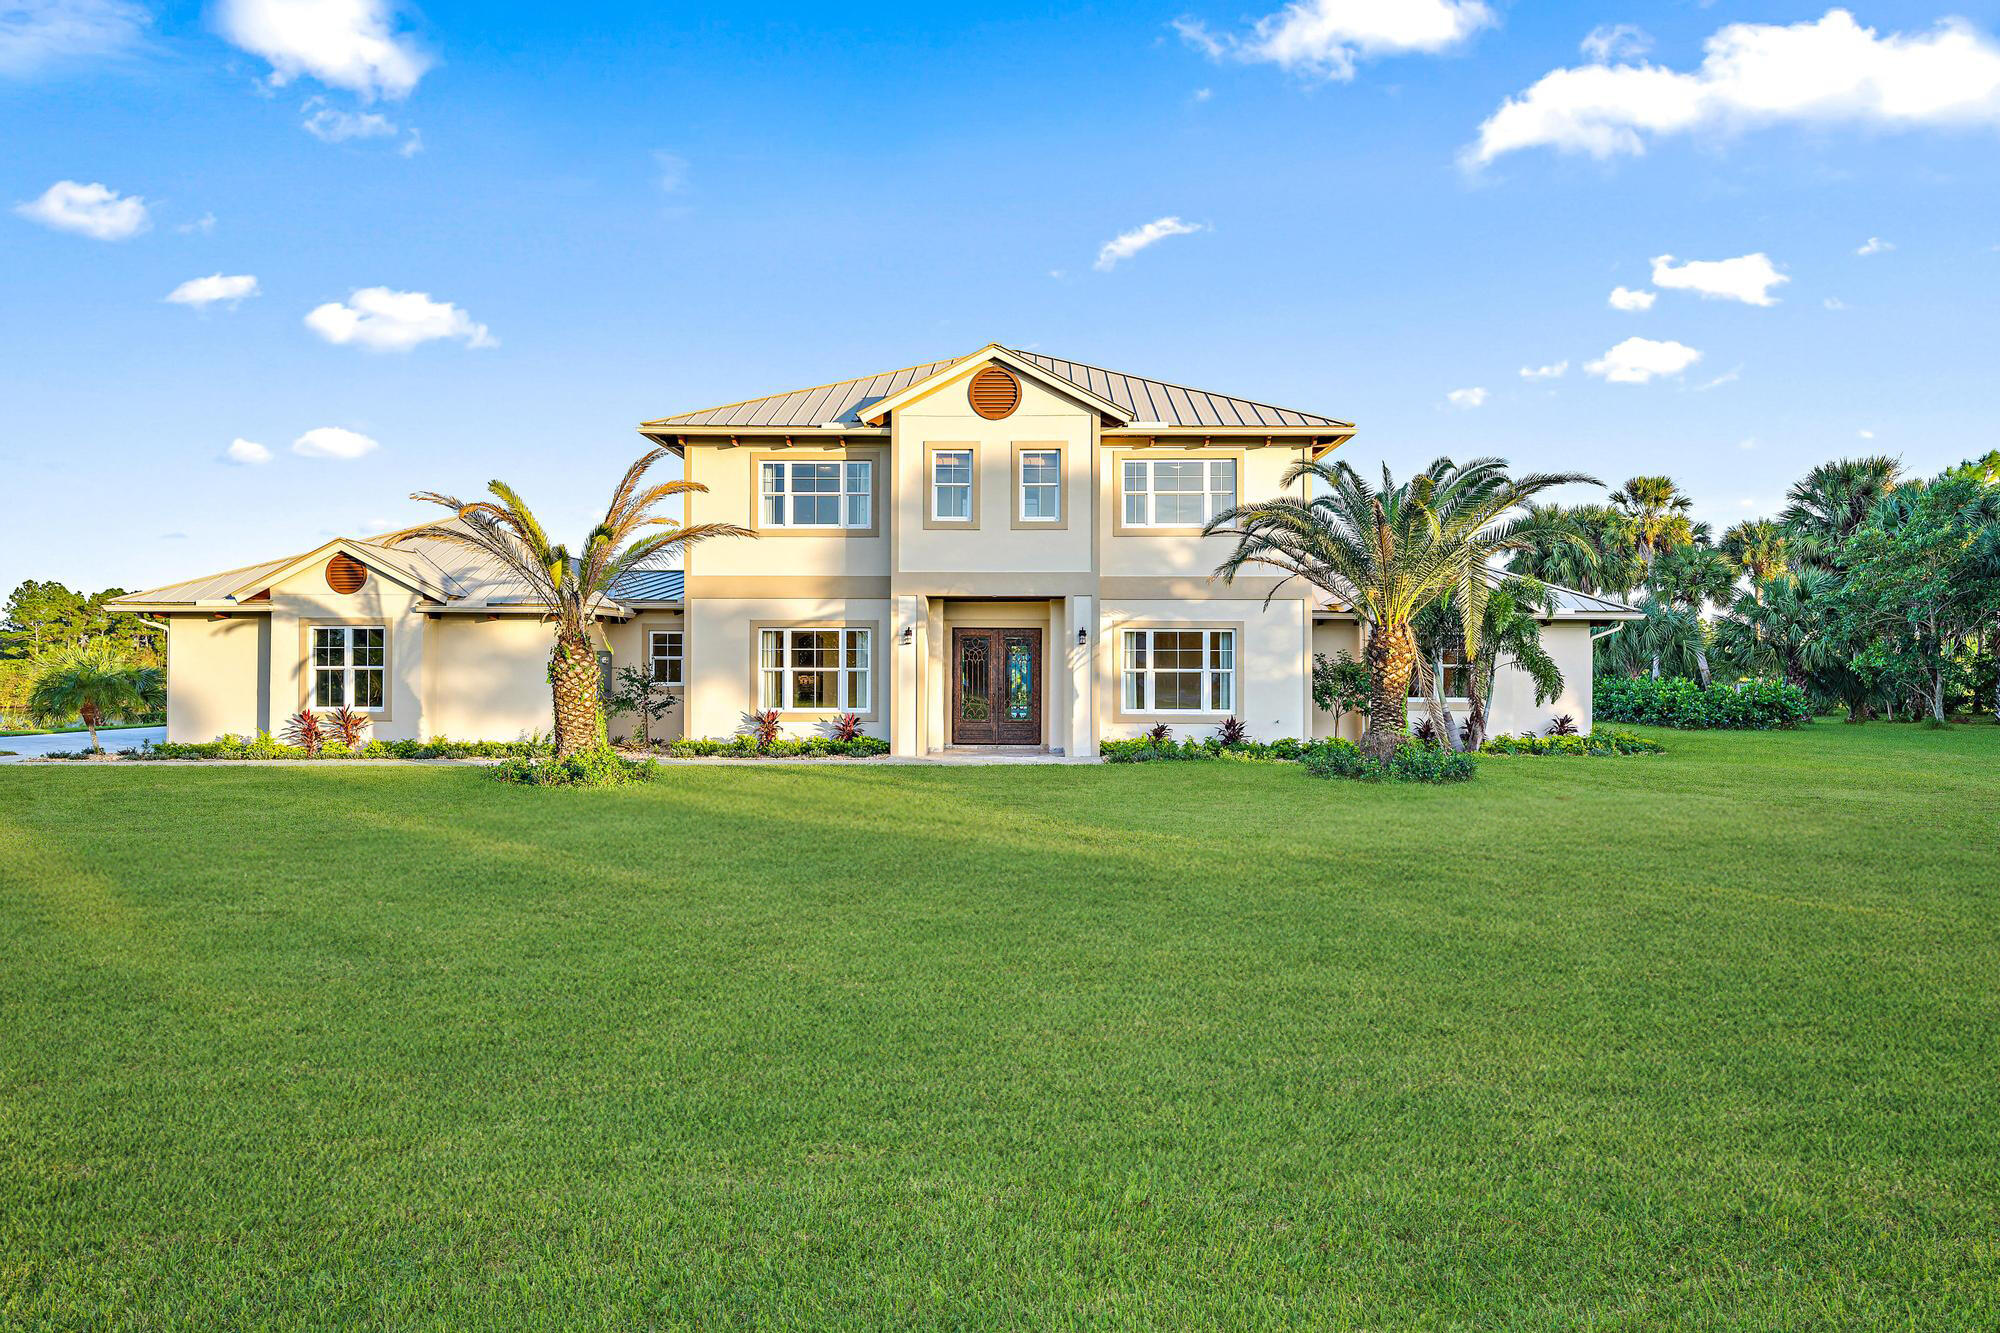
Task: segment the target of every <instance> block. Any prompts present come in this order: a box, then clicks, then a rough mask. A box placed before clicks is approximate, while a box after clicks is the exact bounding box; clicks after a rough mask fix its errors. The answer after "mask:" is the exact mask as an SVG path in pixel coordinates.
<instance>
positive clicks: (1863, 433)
mask: <svg viewBox="0 0 2000 1333" xmlns="http://www.w3.org/2000/svg"><path fill="white" fill-rule="evenodd" d="M1854 433H1855V434H1856V435H1859V436H1860V437H1861V438H1862V439H1864V440H1872V439H1874V438H1875V432H1874V431H1872V430H1857V431H1855V432H1854Z"/></svg>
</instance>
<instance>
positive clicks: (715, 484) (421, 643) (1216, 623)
mask: <svg viewBox="0 0 2000 1333" xmlns="http://www.w3.org/2000/svg"><path fill="white" fill-rule="evenodd" d="M639 429H640V432H641V434H643V435H644V436H645V437H646V438H647V439H648V440H650V441H653V442H655V443H657V444H659V445H662V446H664V447H666V448H668V449H670V450H672V451H673V452H674V453H676V454H678V455H679V456H680V458H681V459H682V460H683V466H684V469H685V475H686V476H687V478H688V479H689V480H691V481H695V482H699V483H700V484H702V485H703V486H705V487H707V491H706V492H705V493H701V494H695V495H691V496H690V497H689V502H688V503H689V513H688V520H689V521H690V522H710V521H717V522H730V523H735V524H738V525H741V526H743V527H745V528H748V529H750V530H752V531H753V532H755V533H756V534H757V539H756V540H754V541H752V540H725V541H716V542H711V543H707V544H704V545H699V546H696V547H694V548H692V549H691V550H690V551H689V552H688V554H687V557H686V560H685V568H684V569H683V570H679V571H666V570H662V571H649V572H645V573H640V574H634V575H630V576H628V577H626V578H625V579H624V580H622V581H621V582H620V583H619V584H618V585H617V586H615V587H613V588H612V589H610V591H609V596H608V597H607V598H606V599H605V600H604V602H603V604H602V606H601V608H600V614H599V619H598V624H599V626H600V627H601V629H602V635H603V637H602V642H603V644H604V656H605V661H606V664H607V670H609V668H610V667H611V666H612V665H617V666H626V665H636V666H639V667H640V668H642V669H643V670H645V671H647V672H649V673H650V674H652V675H653V677H654V678H655V679H657V680H661V681H664V682H666V683H668V684H670V685H672V686H674V687H676V689H677V690H678V691H679V692H680V695H681V700H682V702H681V705H680V707H679V710H678V713H677V715H676V716H673V717H670V718H669V719H667V721H666V723H665V725H664V726H657V725H656V727H655V729H654V734H655V735H661V734H666V735H682V734H685V735H690V736H727V735H731V734H734V733H736V732H738V731H740V730H742V729H743V727H744V724H745V721H746V719H747V717H748V715H749V714H750V713H752V712H753V711H757V710H762V709H776V710H777V711H778V713H779V715H780V717H781V719H782V722H783V725H784V727H785V729H786V730H787V731H788V732H791V733H794V734H809V733H811V732H813V731H815V730H817V729H820V728H823V727H824V726H826V725H827V724H828V723H829V722H830V721H831V720H832V719H833V718H835V717H836V716H837V715H839V714H840V713H843V712H851V713H854V714H856V715H858V716H859V718H860V719H861V725H862V727H863V729H864V730H866V731H867V732H869V733H871V734H873V735H876V736H880V737H883V738H884V739H886V740H888V741H889V742H890V744H891V747H892V749H893V751H894V752H895V753H897V754H903V755H922V754H925V753H930V752H935V751H939V750H943V749H946V748H948V747H959V746H1021V747H1028V748H1032V749H1041V750H1049V751H1055V752H1061V753H1067V754H1072V755H1090V754H1094V753H1096V752H1097V748H1098V745H1099V742H1100V741H1102V740H1104V739H1105V738H1108V737H1123V736H1133V735H1137V734H1139V733H1141V732H1143V731H1145V730H1146V729H1147V728H1149V727H1151V726H1153V725H1154V724H1156V723H1159V722H1166V723H1168V724H1170V725H1171V726H1172V727H1173V728H1174V730H1175V732H1176V733H1177V734H1179V735H1183V736H1202V735H1207V734H1210V733H1211V732H1212V731H1213V730H1214V729H1215V727H1216V726H1217V725H1219V724H1220V723H1221V722H1222V721H1223V719H1225V718H1227V717H1232V716H1233V717H1238V718H1241V719H1242V720H1243V722H1244V723H1245V724H1246V725H1247V727H1248V729H1249V731H1250V734H1251V735H1253V736H1257V737H1264V738H1271V737H1278V736H1301V737H1304V736H1324V735H1331V734H1336V733H1338V734H1345V735H1349V736H1353V735H1356V734H1358V732H1359V729H1360V726H1361V719H1360V718H1358V717H1354V716H1348V717H1345V718H1336V717H1334V716H1331V715H1329V714H1326V713H1323V712H1320V711H1319V710H1317V709H1316V708H1315V707H1314V705H1313V701H1312V694H1311V679H1312V663H1313V658H1314V655H1315V654H1326V655H1329V656H1332V655H1335V654H1337V653H1340V652H1343V651H1345V652H1348V653H1353V654H1355V655H1357V656H1358V655H1359V653H1360V648H1361V644H1360V638H1359V632H1358V626H1357V623H1356V620H1355V617H1354V615H1353V614H1352V613H1351V612H1350V611H1348V610H1346V609H1345V608H1344V607H1342V606H1340V605H1337V604H1335V603H1333V602H1332V601H1330V600H1329V599H1328V598H1327V597H1326V596H1325V595H1324V594H1323V593H1321V592H1320V591H1318V590H1317V589H1314V588H1311V587H1309V586H1307V585H1304V584H1302V583H1300V582H1298V581H1289V582H1287V581H1284V580H1281V579H1280V578H1278V577H1277V576H1275V575H1274V574H1272V573H1268V572H1266V573H1258V572H1255V571H1254V570H1253V571H1247V572H1246V573H1245V574H1243V575H1241V576H1239V577H1238V578H1237V579H1235V580H1234V581H1233V582H1224V581H1223V580H1220V579H1217V578H1214V577H1212V571H1213V570H1214V569H1215V567H1216V566H1217V564H1218V563H1220V562H1221V560H1222V559H1223V558H1224V556H1225V555H1226V554H1227V553H1228V552H1229V550H1230V549H1231V542H1230V541H1229V539H1227V538H1223V537H1213V536H1212V537H1203V536H1202V535H1201V528H1202V525H1203V523H1205V522H1206V521H1207V520H1208V519H1209V517H1210V516H1211V515H1213V514H1214V513H1215V512H1217V511H1218V510H1220V509H1222V508H1226V507H1228V506H1231V505H1235V504H1238V503H1240V502H1243V501H1246V500H1252V499H1258V498H1263V497H1268V496H1272V495H1276V494H1279V493H1280V491H1281V486H1280V478H1281V477H1282V475H1283V474H1284V472H1285V470H1286V469H1287V468H1288V467H1290V466H1291V465H1292V464H1293V463H1295V462H1297V461H1299V460H1300V459H1305V458H1317V457H1320V456H1322V455H1324V454H1326V453H1327V452H1328V451H1330V450H1332V449H1335V448H1338V447H1339V446H1340V445H1342V444H1343V443H1345V442H1346V441H1347V440H1348V439H1349V438H1350V437H1351V436H1352V435H1353V434H1354V426H1353V424H1352V423H1350V422H1346V421H1342V420H1339V419H1337V418H1334V417H1328V416H1320V415H1317V414H1314V413H1308V412H1299V411H1293V410H1291V409H1288V408H1280V407H1273V406H1271V405H1269V404H1267V403H1261V402H1256V401H1252V400H1250V399H1245V398H1237V397H1232V396H1230V395H1226V394H1220V393H1212V392H1207V391H1203V390H1199V389H1190V388H1186V387H1183V386H1181V385H1178V384H1170V383H1167V382H1164V381H1161V380H1154V379H1147V378H1144V377H1141V376H1137V375H1127V374H1121V373H1118V372H1115V371H1108V370H1102V369H1099V368H1098V367H1096V366H1090V365H1085V364H1082V363H1080V362H1074V361H1064V360H1061V359H1058V358H1056V357H1052V356H1047V355H1044V354H1042V353H1040V352H1035V351H1019V350H1011V349H1008V348H1005V347H1001V346H999V345H998V344H991V345H988V346H986V347H983V348H981V349H980V350H978V351H977V352H974V353H972V354H971V355H969V356H962V357H954V358H951V359H948V360H943V361H934V362H930V363H928V364H925V365H919V366H911V367H907V368H905V369H902V370H895V371H888V372H884V373H882V374H877V375H870V376H863V377H861V378H858V379H851V380H843V381H840V382H838V383H834V384H826V385H820V386H818V387H816V388H810V389H799V390H793V391H791V392H788V393H779V394H773V395H771V396H769V397H764V398H756V399H751V400H748V401H745V402H739V403H730V404H726V405H724V406H721V407H713V408H708V409H705V410H703V411H698V412H688V413H684V414H681V415H678V416H668V417H660V418H657V419H655V420H651V421H647V422H644V423H642V424H641V426H640V428H639ZM1559 599H1560V600H1559V605H1558V608H1557V610H1556V611H1555V613H1554V614H1553V615H1552V616H1551V617H1550V619H1549V620H1548V622H1547V623H1546V625H1545V627H1544V633H1543V639H1544V643H1545V645H1546V646H1547V647H1548V649H1549V651H1550V653H1551V654H1552V655H1553V656H1554V658H1555V660H1556V662H1557V663H1558V664H1559V665H1560V667H1561V668H1562V671H1563V675H1564V678H1565V688H1564V691H1563V693H1562V695H1561V696H1560V697H1559V698H1557V699H1556V700H1554V701H1553V702H1551V703H1549V704H1546V705H1539V704H1537V703H1536V702H1535V700H1534V696H1533V689H1532V687H1531V686H1530V685H1529V684H1528V683H1527V680H1526V677H1525V676H1524V675H1523V674H1522V673H1520V672H1518V671H1515V670H1512V669H1508V668H1503V669H1502V672H1501V674H1500V677H1499V679H1498V681H1497V682H1496V685H1495V689H1494V697H1493V717H1492V728H1493V730H1495V731H1519V730H1526V729H1537V730H1539V729H1541V728H1543V727H1544V726H1545V725H1546V724H1547V723H1548V722H1549V721H1551V720H1552V719H1553V718H1554V717H1556V716H1558V715H1560V714H1564V713H1567V714H1570V715H1572V716H1573V717H1575V718H1576V719H1577V720H1578V722H1579V724H1580V725H1582V726H1583V727H1585V728H1587V727H1588V725H1589V720H1590V691H1591V681H1590V677H1591V637H1592V635H1593V633H1594V632H1597V631H1599V630H1600V629H1603V628H1606V627H1612V626H1616V625H1617V624H1618V623H1620V622H1622V621H1625V620H1629V619H1633V618H1635V617H1636V616H1637V614H1638V613H1637V612H1635V611H1633V610H1632V609H1631V608H1630V607H1627V606H1625V605H1623V604H1621V603H1617V602H1613V601H1608V600H1605V599H1602V598H1598V597H1593V596H1589V595H1586V594H1584V593H1579V592H1571V591H1567V590H1564V591H1562V592H1561V593H1560V594H1559ZM117 605H118V606H119V608H120V609H124V610H135V611H143V612H146V613H149V614H151V615H153V616H156V617H158V618H160V619H161V620H163V621H164V622H165V623H166V625H167V627H168V644H169V654H170V663H171V673H170V679H171V682H172V683H171V688H170V692H169V702H168V721H167V726H168V735H169V737H170V738H171V739H174V740H196V739H200V740H206V739H209V738H211V737H214V736H216V735H218V734H221V733H225V732H236V733H249V732H254V731H257V730H272V729H276V728H279V727H281V726H282V724H283V721H284V719H285V718H286V717H287V716H289V715H290V714H291V713H293V712H295V711H297V710H298V709H300V708H303V707H318V708H326V707H336V706H341V705H345V706H349V707H354V708H358V709H362V710H365V711H368V712H370V713H371V714H372V715H373V717H374V720H375V733H376V734H377V735H379V736H382V737H401V736H429V735H448V736H453V737H460V738H466V739H495V738H500V739H504V738H511V737H514V736H517V735H520V734H522V733H524V732H530V731H538V730H543V729H546V728H547V727H548V725H549V719H550V713H549V698H548V687H547V684H546V676H545V663H546V660H547V655H548V649H549V635H548V632H547V629H546V627H545V626H544V625H543V624H542V623H541V621H540V619H539V616H538V608H537V607H536V606H535V605H534V604H533V603H532V602H531V601H530V600H529V599H528V598H527V596H526V595H525V590H524V589H523V588H522V587H521V586H520V585H519V584H518V583H516V582H515V581H514V580H512V579H511V578H510V577H509V576H508V575H507V573H506V571H504V570H502V569H500V568H498V567H497V566H491V565H488V564H486V563H483V562H482V561H481V559H480V558H479V557H477V556H476V555H475V554H473V553H471V552H468V551H465V550H463V549H461V548H459V547H457V546H456V545H454V544H451V543H444V542H439V541H436V540H433V539H426V538H423V537H421V536H419V535H416V533H415V531H414V530H413V531H412V532H406V533H395V534H389V535H387V536H383V537H377V538H373V539H369V540H361V539H342V540H338V541H333V542H329V543H327V544H325V545H323V546H320V547H318V548H316V549H314V550H312V551H308V552H306V553H305V554H302V555H296V556H290V557H287V558H284V559H281V560H273V561H270V562H268V563H265V564H261V565H255V566H251V567H248V568H244V569H237V570H231V571H229V572H227V573H224V574H218V575H214V576H211V577H208V578H204V579H196V580H192V581H190V582H186V583H180V584H175V585H172V586H170V587H165V588H156V589H153V590H151V591H149V592H143V593H135V594H133V595H131V596H129V597H126V598H123V599H121V600H120V602H119V603H118V604H117ZM1462 679H1463V672H1462V669H1458V670H1456V671H1455V670H1454V669H1453V667H1452V666H1451V664H1446V680H1447V681H1448V682H1449V681H1452V680H1462Z"/></svg>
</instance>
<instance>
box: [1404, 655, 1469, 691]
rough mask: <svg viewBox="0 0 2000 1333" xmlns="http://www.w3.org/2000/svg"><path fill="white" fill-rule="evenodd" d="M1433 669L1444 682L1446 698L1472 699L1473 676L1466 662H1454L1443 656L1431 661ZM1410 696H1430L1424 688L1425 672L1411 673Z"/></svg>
mask: <svg viewBox="0 0 2000 1333" xmlns="http://www.w3.org/2000/svg"><path fill="white" fill-rule="evenodd" d="M1431 670H1432V671H1434V672H1436V673H1437V676H1438V678H1439V679H1440V680H1442V681H1443V682H1444V697H1445V698H1447V699H1453V700H1458V699H1470V698H1471V697H1472V676H1471V674H1470V672H1468V671H1467V669H1466V666H1465V663H1463V662H1454V661H1452V660H1451V659H1449V658H1441V659H1439V660H1437V661H1434V662H1432V663H1431ZM1410 697H1411V698H1412V699H1423V698H1427V697H1428V694H1427V692H1426V691H1425V689H1424V681H1423V674H1422V673H1421V672H1417V671H1412V672H1411V673H1410Z"/></svg>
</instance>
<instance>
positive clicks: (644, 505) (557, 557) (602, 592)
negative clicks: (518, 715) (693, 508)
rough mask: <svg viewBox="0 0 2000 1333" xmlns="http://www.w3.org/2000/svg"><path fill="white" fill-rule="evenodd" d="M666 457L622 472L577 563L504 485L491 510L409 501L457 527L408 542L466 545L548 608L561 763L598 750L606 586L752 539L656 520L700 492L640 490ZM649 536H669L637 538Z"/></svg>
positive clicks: (725, 529)
mask: <svg viewBox="0 0 2000 1333" xmlns="http://www.w3.org/2000/svg"><path fill="white" fill-rule="evenodd" d="M670 452H671V451H670V450H668V449H664V448H662V449H655V450H653V451H651V452H650V453H648V454H646V455H644V456H643V457H641V458H640V459H638V460H637V461H636V462H634V463H633V464H632V466H631V467H629V468H627V469H626V470H625V476H624V478H623V479H622V480H621V481H620V482H619V483H618V489H617V490H615V491H613V492H612V495H611V504H610V507H609V508H607V509H606V510H605V511H604V518H603V520H602V521H601V522H599V523H598V525H597V526H596V527H594V528H592V529H591V530H590V535H589V536H587V537H585V538H584V540H583V548H582V550H581V551H580V552H579V553H578V554H576V555H571V554H570V550H569V548H568V547H567V546H557V545H554V544H552V543H551V542H550V541H549V539H548V537H547V536H546V535H545V534H544V533H543V531H542V525H541V524H540V523H539V522H537V521H536V519H535V515H534V512H533V511H532V510H530V509H529V508H528V504H527V502H526V501H525V500H523V499H522V498H521V497H520V495H519V494H518V493H517V492H516V491H515V490H514V488H513V487H511V486H509V485H507V483H505V482H501V481H495V482H490V483H488V485H487V489H488V490H490V491H491V492H492V493H493V496H494V498H495V500H497V501H498V503H494V501H490V500H471V501H467V500H461V499H459V498H458V497H457V496H453V495H441V494H439V493H437V492H436V491H419V492H417V493H416V494H414V495H412V496H411V497H410V498H411V499H412V500H425V501H428V502H430V503H431V504H436V505H443V506H444V507H445V508H446V509H449V510H451V511H452V513H453V514H454V515H456V517H457V522H455V523H442V524H438V525H436V526H434V527H428V528H423V529H420V530H419V531H417V532H415V533H412V534H411V535H412V536H416V537H424V538H429V539H432V540H436V541H443V542H450V543H452V544H454V545H458V546H465V547H470V548H471V549H473V550H475V551H479V552H481V553H483V554H485V555H487V556H489V557H491V558H492V559H493V560H496V561H498V562H499V563H500V564H501V565H502V566H503V567H504V568H506V569H507V570H508V571H509V572H511V573H513V574H514V575H515V576H516V577H518V578H519V579H520V580H521V581H522V582H523V583H524V584H526V585H527V587H528V589H529V590H530V592H531V593H532V594H533V595H534V597H535V598H536V599H537V600H539V601H540V602H541V603H542V605H543V606H545V607H546V608H547V616H548V619H549V620H550V621H551V622H553V624H554V627H555V646H554V648H553V649H551V650H550V652H549V686H550V690H551V692H552V693H553V695H554V704H555V731H556V754H557V755H559V756H567V755H571V754H574V753H576V752H577V751H579V750H584V749H588V748H590V747H592V746H596V745H601V744H603V738H604V723H603V699H602V697H601V695H602V690H601V688H600V684H599V677H598V668H597V656H596V653H595V652H594V651H593V650H592V648H591V644H590V629H591V626H592V625H594V624H595V623H596V620H597V616H598V613H599V611H600V610H601V608H602V606H603V603H604V600H605V599H606V597H608V595H609V593H610V589H611V585H612V584H614V583H616V582H617V581H618V579H619V577H620V576H621V575H623V574H625V573H626V572H627V571H628V570H633V569H641V568H644V567H645V566H646V564H647V563H648V562H649V561H653V560H658V559H660V558H661V557H663V556H665V555H668V554H669V553H671V552H675V551H681V550H685V549H686V548H687V547H689V546H692V545H694V544H695V543H696V542H701V541H707V540H709V539H711V538H714V537H748V536H753V535H754V534H752V533H750V532H748V531H746V530H745V529H743V528H739V527H737V526H736V525H734V524H732V523H697V524H694V525H693V526H691V527H683V526H681V524H680V523H679V522H678V521H677V520H675V519H671V518H664V517H661V516H660V515H659V514H657V513H656V512H655V511H656V510H657V509H658V508H659V506H660V505H661V504H662V503H663V502H664V501H666V500H668V499H671V498H674V497H676V496H682V495H687V494H690V493H692V492H699V491H706V490H707V489H708V488H707V487H706V486H702V485H698V484H697V483H695V482H691V481H667V482H658V483H655V484H653V485H650V486H643V485H641V483H642V482H643V481H644V480H645V477H646V473H647V471H648V470H649V469H650V468H651V467H652V466H653V464H655V463H657V462H659V461H660V460H661V459H662V458H665V457H666V456H667V455H668V454H669V453H670ZM647 528H666V529H667V531H665V532H657V533H654V534H652V535H651V536H641V535H640V534H641V533H643V532H644V530H645V529H647Z"/></svg>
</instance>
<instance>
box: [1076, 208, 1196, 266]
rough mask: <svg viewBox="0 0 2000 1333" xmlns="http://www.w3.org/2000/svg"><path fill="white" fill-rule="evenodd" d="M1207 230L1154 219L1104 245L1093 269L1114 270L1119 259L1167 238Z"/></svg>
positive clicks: (1181, 222)
mask: <svg viewBox="0 0 2000 1333" xmlns="http://www.w3.org/2000/svg"><path fill="white" fill-rule="evenodd" d="M1207 230H1208V228H1207V227H1206V226H1204V225H1203V224H1201V223H1199V222H1183V221H1181V220H1180V219H1179V218H1155V219H1153V220H1152V221H1151V222H1148V223H1147V224H1146V225H1145V226H1143V227H1134V228H1132V230H1130V231H1127V232H1120V233H1119V234H1118V235H1116V236H1114V237H1112V238H1111V239H1110V240H1108V241H1106V242H1105V243H1104V246H1103V248H1102V249H1100V250H1099V251H1098V252H1097V263H1096V264H1095V265H1093V267H1095V268H1097V269H1098V270H1099V271H1101V272H1109V271H1110V270H1112V269H1113V268H1116V267H1117V265H1118V261H1119V260H1121V259H1130V258H1131V257H1132V256H1133V255H1136V254H1138V253H1139V252H1140V251H1141V250H1143V249H1145V248H1146V247H1147V246H1149V245H1157V244H1159V243H1160V242H1161V241H1164V240H1166V239H1167V237H1169V236H1191V235H1193V234H1194V233H1195V232H1198V231H1207Z"/></svg>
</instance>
